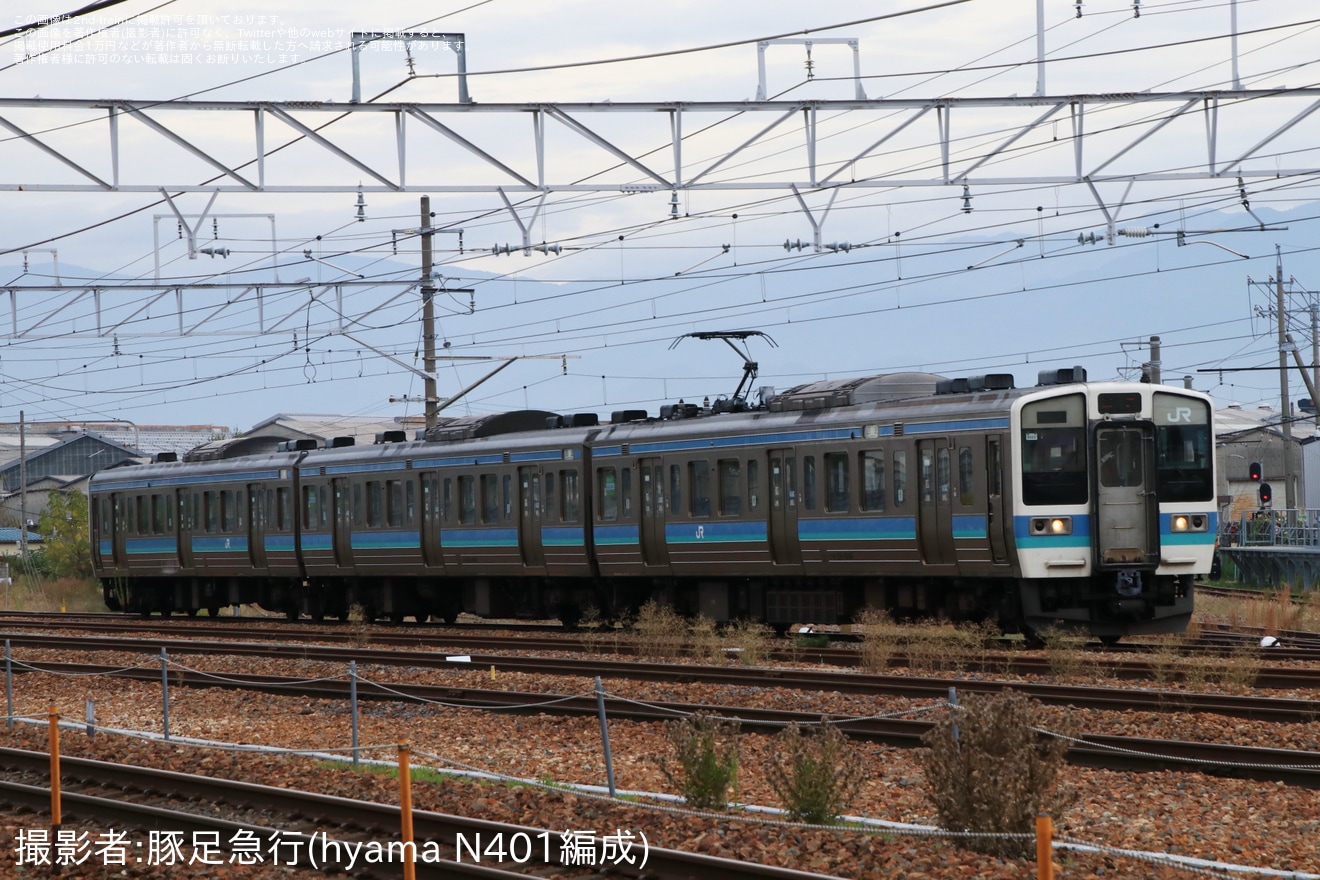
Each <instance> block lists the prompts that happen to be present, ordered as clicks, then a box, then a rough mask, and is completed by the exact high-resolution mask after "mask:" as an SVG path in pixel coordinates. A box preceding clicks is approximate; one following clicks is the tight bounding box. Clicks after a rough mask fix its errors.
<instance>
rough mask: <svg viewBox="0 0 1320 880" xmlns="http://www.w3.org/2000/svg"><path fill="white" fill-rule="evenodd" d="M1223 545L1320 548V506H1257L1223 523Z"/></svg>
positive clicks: (1221, 532)
mask: <svg viewBox="0 0 1320 880" xmlns="http://www.w3.org/2000/svg"><path fill="white" fill-rule="evenodd" d="M1219 546H1220V547H1317V548H1320V509H1316V508H1308V509H1305V510H1299V509H1292V510H1253V511H1246V512H1244V513H1242V514H1240V515H1239V516H1238V517H1237V519H1228V518H1227V517H1226V518H1224V519H1223V520H1221V521H1220V524H1219Z"/></svg>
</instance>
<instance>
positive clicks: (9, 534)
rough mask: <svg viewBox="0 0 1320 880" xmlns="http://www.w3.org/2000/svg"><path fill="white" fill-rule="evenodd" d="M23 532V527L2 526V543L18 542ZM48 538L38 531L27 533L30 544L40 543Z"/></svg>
mask: <svg viewBox="0 0 1320 880" xmlns="http://www.w3.org/2000/svg"><path fill="white" fill-rule="evenodd" d="M22 534H23V530H22V529H15V528H0V544H17V543H18V540H19V537H20V536H21V535H22ZM45 540H46V539H45V538H43V537H41V535H38V534H37V533H36V532H28V533H27V542H28V543H29V544H40V543H41V542H43V541H45Z"/></svg>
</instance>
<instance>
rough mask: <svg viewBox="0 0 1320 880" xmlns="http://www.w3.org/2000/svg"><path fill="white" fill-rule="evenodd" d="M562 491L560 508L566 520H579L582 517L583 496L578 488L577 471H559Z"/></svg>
mask: <svg viewBox="0 0 1320 880" xmlns="http://www.w3.org/2000/svg"><path fill="white" fill-rule="evenodd" d="M559 487H560V489H561V490H562V492H561V493H560V500H559V504H560V507H559V510H560V512H561V513H562V514H563V520H564V522H577V521H578V520H579V519H581V518H582V496H581V494H580V490H579V488H578V472H577V471H560V472H559Z"/></svg>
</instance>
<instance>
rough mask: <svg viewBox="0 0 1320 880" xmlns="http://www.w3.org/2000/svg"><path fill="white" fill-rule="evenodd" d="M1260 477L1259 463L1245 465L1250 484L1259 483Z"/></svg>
mask: <svg viewBox="0 0 1320 880" xmlns="http://www.w3.org/2000/svg"><path fill="white" fill-rule="evenodd" d="M1261 476H1262V474H1261V467H1260V462H1258V461H1253V462H1252V463H1251V464H1249V465H1247V478H1248V479H1250V480H1251V482H1253V483H1259V482H1260V480H1261Z"/></svg>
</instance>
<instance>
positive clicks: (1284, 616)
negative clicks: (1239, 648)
mask: <svg viewBox="0 0 1320 880" xmlns="http://www.w3.org/2000/svg"><path fill="white" fill-rule="evenodd" d="M1196 610H1197V618H1198V619H1199V620H1202V621H1204V620H1206V619H1207V618H1210V619H1217V620H1223V621H1225V622H1226V623H1227V624H1228V625H1229V626H1232V627H1255V628H1257V629H1261V630H1264V631H1265V633H1267V634H1269V635H1278V634H1279V632H1281V631H1283V630H1301V631H1304V632H1320V590H1310V591H1307V592H1305V593H1301V594H1300V595H1298V596H1294V595H1293V591H1292V589H1291V588H1290V587H1289V586H1288V585H1287V584H1284V585H1283V587H1282V588H1280V589H1277V590H1272V591H1271V590H1262V591H1261V592H1260V594H1259V595H1256V596H1245V597H1236V596H1197V599H1196Z"/></svg>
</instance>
